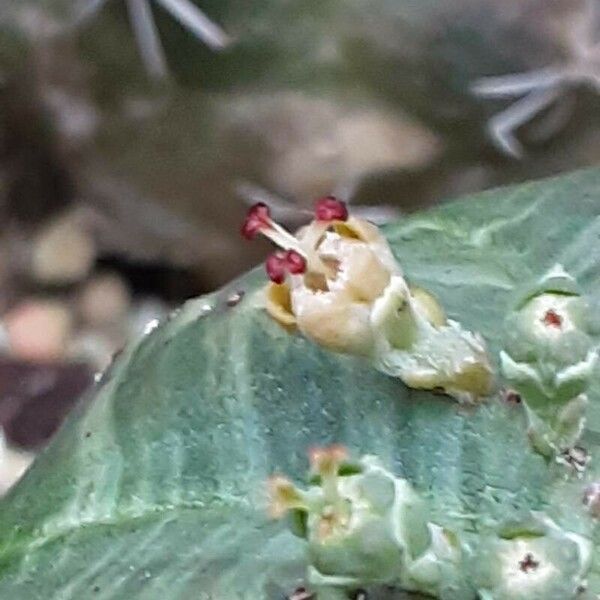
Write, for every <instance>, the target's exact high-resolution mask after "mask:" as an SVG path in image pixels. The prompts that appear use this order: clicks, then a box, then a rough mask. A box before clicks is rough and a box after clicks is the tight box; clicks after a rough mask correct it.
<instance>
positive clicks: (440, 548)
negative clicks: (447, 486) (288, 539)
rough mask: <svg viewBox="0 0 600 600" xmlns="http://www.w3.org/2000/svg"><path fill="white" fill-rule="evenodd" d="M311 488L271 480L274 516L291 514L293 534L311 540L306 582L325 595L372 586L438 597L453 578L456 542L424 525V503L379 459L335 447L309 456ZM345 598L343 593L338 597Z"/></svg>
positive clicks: (457, 551)
mask: <svg viewBox="0 0 600 600" xmlns="http://www.w3.org/2000/svg"><path fill="white" fill-rule="evenodd" d="M311 464H312V470H313V479H312V480H313V482H314V484H313V485H312V486H310V487H309V488H308V489H307V490H299V489H297V488H295V487H294V486H293V485H292V484H291V483H290V482H289V481H288V480H287V479H283V478H281V477H276V478H274V479H273V480H272V481H271V486H272V494H271V498H272V514H273V515H274V516H282V511H281V507H282V506H284V505H286V506H287V507H288V509H289V511H290V516H291V517H292V519H291V522H292V523H293V530H294V532H295V533H296V534H300V535H301V536H302V537H303V538H305V539H306V541H307V544H308V546H307V553H308V563H309V569H308V581H309V583H310V585H311V587H312V588H315V589H318V590H322V591H321V592H319V595H318V597H319V598H321V596H323V597H326V598H329V597H337V596H336V595H335V594H336V593H337V590H352V589H357V588H361V587H365V586H368V585H376V584H377V585H381V584H389V585H397V586H398V587H401V588H403V589H409V590H415V591H420V592H425V593H436V591H437V590H438V588H439V586H440V585H442V584H443V583H444V582H447V581H448V580H450V581H451V580H452V579H454V578H456V573H455V572H456V571H457V565H458V563H459V561H460V558H461V548H460V544H459V542H458V540H457V538H456V537H455V536H454V535H453V534H452V533H451V532H448V531H446V530H444V529H442V528H441V527H439V526H437V525H435V524H433V523H429V522H428V521H427V512H426V506H425V504H424V502H423V501H422V500H421V499H420V497H419V496H418V494H417V493H416V492H415V491H414V490H413V488H412V487H411V485H410V484H409V483H408V482H407V481H406V480H404V479H402V478H399V477H396V476H394V475H393V474H391V473H390V472H389V471H387V470H386V469H384V468H383V467H382V466H381V465H380V464H379V462H378V460H377V459H376V458H375V457H372V456H367V457H363V458H362V459H361V460H360V461H359V463H358V464H351V463H347V462H346V457H345V455H344V454H343V453H342V450H341V449H340V448H338V447H334V448H329V449H318V450H315V451H313V452H312V453H311ZM341 597H343V596H341Z"/></svg>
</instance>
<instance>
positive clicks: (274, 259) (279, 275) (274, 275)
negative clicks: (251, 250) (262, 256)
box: [265, 252, 287, 284]
mask: <svg viewBox="0 0 600 600" xmlns="http://www.w3.org/2000/svg"><path fill="white" fill-rule="evenodd" d="M286 266H287V265H286V256H285V254H284V253H283V252H275V253H273V254H271V255H270V256H268V257H267V261H266V262H265V269H266V271H267V275H268V276H269V279H270V280H271V281H272V282H273V283H277V284H281V283H283V282H284V281H285V272H286Z"/></svg>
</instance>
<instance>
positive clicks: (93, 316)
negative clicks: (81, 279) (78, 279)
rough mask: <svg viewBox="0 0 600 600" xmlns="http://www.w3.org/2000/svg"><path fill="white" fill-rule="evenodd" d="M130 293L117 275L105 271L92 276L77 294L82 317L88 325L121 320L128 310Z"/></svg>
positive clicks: (105, 323)
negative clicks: (78, 294)
mask: <svg viewBox="0 0 600 600" xmlns="http://www.w3.org/2000/svg"><path fill="white" fill-rule="evenodd" d="M130 305H131V295H130V293H129V289H128V287H127V285H126V284H125V282H124V281H123V279H122V278H121V277H119V275H116V274H113V273H106V274H103V275H98V276H96V277H93V278H92V279H91V280H90V281H89V282H88V283H86V284H85V286H84V288H83V290H82V291H81V294H80V296H79V301H78V307H79V312H80V314H81V317H82V319H83V320H84V321H85V322H86V323H88V324H89V325H107V324H111V323H117V322H119V321H122V320H123V319H124V318H125V317H126V315H127V312H128V311H129V308H130Z"/></svg>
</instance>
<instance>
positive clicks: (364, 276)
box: [242, 196, 492, 400]
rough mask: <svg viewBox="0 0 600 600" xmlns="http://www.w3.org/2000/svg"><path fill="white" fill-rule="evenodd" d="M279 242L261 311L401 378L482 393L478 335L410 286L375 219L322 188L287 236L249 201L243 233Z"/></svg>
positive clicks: (486, 382) (465, 394)
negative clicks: (306, 217) (360, 215)
mask: <svg viewBox="0 0 600 600" xmlns="http://www.w3.org/2000/svg"><path fill="white" fill-rule="evenodd" d="M259 233H260V234H262V235H264V236H265V237H267V238H269V239H270V240H271V241H273V242H274V243H275V244H276V245H277V246H279V247H280V248H281V250H280V251H278V252H276V253H275V254H273V255H271V256H270V257H269V258H268V259H267V263H266V268H267V274H268V276H269V279H270V280H271V282H272V283H271V284H270V285H269V287H268V288H267V291H266V308H267V311H268V312H269V314H270V315H271V316H272V317H273V318H274V319H276V320H277V321H278V322H280V323H281V324H282V325H285V326H286V327H290V328H292V327H295V328H297V329H298V330H299V331H300V332H301V333H302V334H304V335H305V336H306V337H308V338H310V339H312V340H313V341H315V342H316V343H318V344H319V345H321V346H323V347H325V348H328V349H330V350H333V351H336V352H343V353H347V354H353V355H357V356H364V357H367V358H370V359H371V360H372V361H373V363H374V364H375V366H376V367H377V368H378V369H379V370H381V371H383V372H385V373H387V374H389V375H392V376H397V377H400V378H401V379H402V380H403V381H404V382H405V383H406V384H407V385H409V386H411V387H416V388H422V389H441V390H443V391H445V392H447V393H449V394H451V395H453V396H455V397H457V398H458V399H460V400H473V399H475V398H478V397H480V396H484V395H486V394H487V393H488V392H489V390H490V387H491V380H492V376H491V367H490V364H489V361H488V358H487V354H486V350H485V344H484V343H483V341H482V340H481V339H480V338H479V337H478V336H476V335H474V334H471V333H469V332H466V331H463V330H462V329H461V327H460V325H459V324H458V323H455V322H453V321H448V320H447V319H446V316H445V314H444V311H443V309H442V308H441V306H440V305H439V303H438V302H437V301H436V300H435V298H434V297H433V296H432V295H431V294H429V293H428V292H427V291H425V290H423V289H420V288H415V287H409V286H408V284H407V283H406V281H405V280H404V277H403V274H402V269H401V268H400V265H399V264H398V263H397V261H396V259H395V257H394V255H393V253H392V251H391V249H390V247H389V245H388V243H387V241H386V239H385V237H384V236H383V235H382V234H381V232H380V231H379V229H378V228H377V227H376V226H375V225H373V224H371V223H369V222H367V221H364V220H361V219H357V218H354V217H352V216H350V215H349V214H348V210H347V208H346V205H345V204H344V203H343V202H341V201H339V200H337V199H336V198H333V197H332V196H328V197H326V198H322V199H320V200H318V201H317V203H316V206H315V219H314V220H313V221H312V222H311V223H310V224H309V225H308V226H306V227H304V228H302V229H301V230H300V231H298V233H297V234H296V235H295V236H294V235H292V234H290V233H289V232H288V231H286V230H285V229H283V228H282V227H281V226H279V225H278V224H277V223H275V222H274V221H273V219H272V218H271V215H270V212H269V209H268V207H267V206H266V205H265V204H256V205H254V206H253V207H252V208H251V209H250V211H249V212H248V215H247V217H246V221H245V223H244V225H243V227H242V234H243V235H244V237H246V238H248V239H253V238H254V237H256V235H258V234H259Z"/></svg>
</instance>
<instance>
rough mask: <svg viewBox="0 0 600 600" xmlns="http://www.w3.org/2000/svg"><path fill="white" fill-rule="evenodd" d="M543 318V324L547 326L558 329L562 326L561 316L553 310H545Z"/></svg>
mask: <svg viewBox="0 0 600 600" xmlns="http://www.w3.org/2000/svg"><path fill="white" fill-rule="evenodd" d="M543 320H544V325H546V326H547V327H556V328H558V329H560V328H561V327H562V317H561V316H560V315H559V314H558V313H557V312H556V311H555V310H552V309H549V310H547V311H546V314H545V315H544V319H543Z"/></svg>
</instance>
